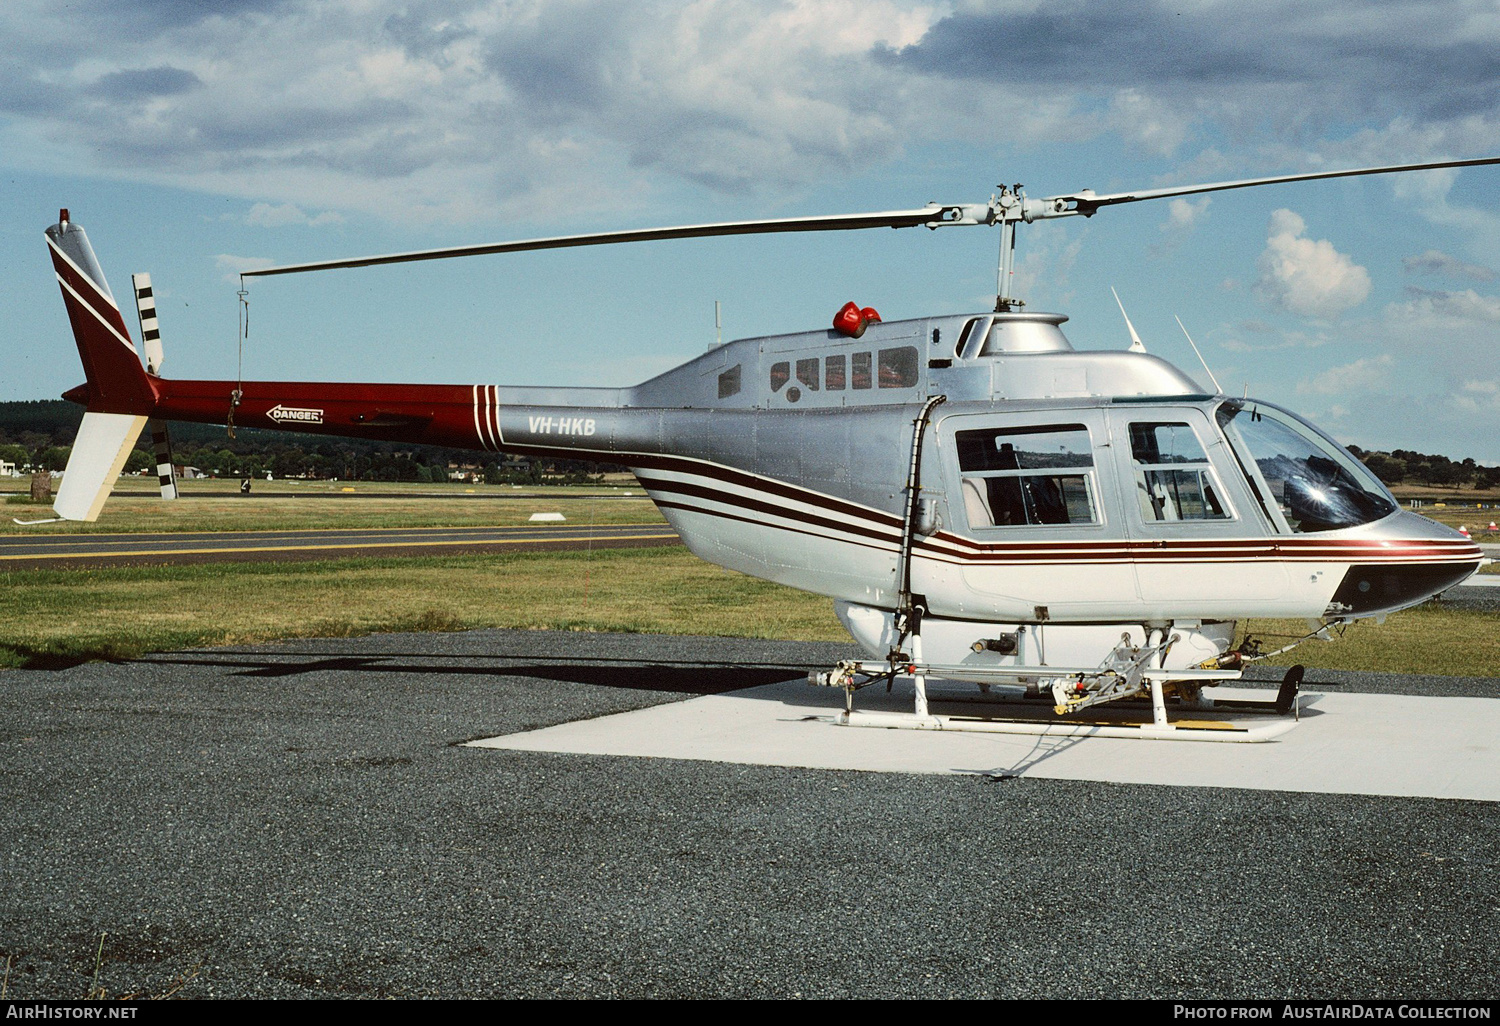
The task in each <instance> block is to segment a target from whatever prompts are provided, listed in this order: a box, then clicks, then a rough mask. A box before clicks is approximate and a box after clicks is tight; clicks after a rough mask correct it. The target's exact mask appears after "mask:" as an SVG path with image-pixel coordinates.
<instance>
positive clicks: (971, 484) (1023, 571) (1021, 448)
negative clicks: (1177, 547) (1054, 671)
mask: <svg viewBox="0 0 1500 1026" xmlns="http://www.w3.org/2000/svg"><path fill="white" fill-rule="evenodd" d="M939 409H941V408H939ZM936 437H937V441H938V446H937V449H938V451H939V453H940V458H941V461H942V466H943V475H944V478H945V483H946V488H947V494H948V508H949V510H950V512H951V519H952V521H953V524H952V531H951V533H952V534H954V535H957V536H959V538H960V539H961V542H960V543H959V544H953V543H942V544H939V543H936V542H934V543H931V544H930V545H929V547H928V551H929V552H932V553H933V554H934V555H936V556H939V557H940V558H941V559H942V560H944V561H946V562H949V563H951V564H955V565H956V566H957V568H958V569H959V574H958V575H957V576H958V577H959V578H960V579H961V580H962V583H963V589H962V590H963V591H964V592H965V593H966V597H965V598H963V599H962V601H961V602H960V603H959V605H960V606H961V607H962V608H955V610H953V612H954V613H962V614H963V615H968V616H973V617H975V618H983V619H997V620H1000V621H1002V622H1005V621H1010V622H1021V623H1027V622H1043V621H1046V620H1060V619H1071V620H1075V621H1076V620H1094V621H1099V620H1105V621H1108V620H1114V619H1117V618H1121V617H1124V618H1127V619H1134V618H1135V613H1136V612H1137V611H1138V609H1139V606H1140V602H1139V597H1138V596H1137V594H1136V588H1135V571H1134V567H1133V566H1132V564H1131V561H1130V557H1129V554H1128V552H1127V551H1126V547H1125V531H1124V528H1123V527H1122V525H1121V515H1122V509H1121V502H1120V494H1119V490H1118V487H1117V484H1116V480H1115V478H1116V477H1117V472H1116V471H1115V466H1114V459H1113V456H1112V454H1111V442H1110V436H1109V426H1108V424H1107V422H1106V420H1105V417H1104V413H1103V412H1102V411H1100V410H1098V409H1088V408H1084V409H1064V410H1042V411H1036V410H1033V411H1030V412H1017V413H983V414H959V415H954V416H949V417H944V418H943V419H942V420H941V422H940V423H939V424H938V425H937V426H936Z"/></svg>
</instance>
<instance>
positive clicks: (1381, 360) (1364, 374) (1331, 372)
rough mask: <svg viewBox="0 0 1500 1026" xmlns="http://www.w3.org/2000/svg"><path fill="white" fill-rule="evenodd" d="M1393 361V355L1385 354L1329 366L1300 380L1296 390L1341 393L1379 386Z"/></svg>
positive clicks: (1322, 393) (1331, 393)
mask: <svg viewBox="0 0 1500 1026" xmlns="http://www.w3.org/2000/svg"><path fill="white" fill-rule="evenodd" d="M1395 362H1396V361H1395V359H1394V358H1393V357H1391V356H1390V355H1389V354H1385V355H1381V356H1371V357H1365V358H1364V359H1360V360H1355V361H1354V362H1353V363H1346V364H1344V365H1343V366H1341V367H1330V368H1328V370H1326V371H1324V372H1323V373H1322V374H1319V375H1318V376H1317V377H1315V378H1312V379H1311V380H1309V381H1303V382H1300V383H1299V384H1298V385H1297V391H1298V392H1301V393H1303V394H1307V393H1312V394H1315V395H1343V394H1345V393H1347V392H1360V391H1368V390H1371V389H1375V388H1379V387H1380V386H1382V385H1383V384H1385V382H1386V379H1387V378H1388V377H1389V375H1390V370H1391V367H1392V366H1394V365H1395Z"/></svg>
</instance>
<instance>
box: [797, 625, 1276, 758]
mask: <svg viewBox="0 0 1500 1026" xmlns="http://www.w3.org/2000/svg"><path fill="white" fill-rule="evenodd" d="M1175 640H1176V639H1175V637H1174V638H1172V639H1170V640H1168V639H1165V638H1163V637H1161V636H1160V635H1158V640H1157V642H1156V643H1155V644H1148V645H1146V646H1141V647H1133V646H1131V645H1130V644H1129V639H1128V638H1125V639H1124V640H1122V641H1121V643H1120V644H1119V645H1118V646H1117V647H1116V649H1115V650H1114V652H1112V653H1111V654H1110V656H1109V658H1108V659H1106V660H1105V661H1104V664H1103V665H1102V666H1097V667H1090V668H1066V667H1056V666H1009V667H974V666H965V665H942V664H935V663H923V662H921V661H919V660H920V657H919V650H918V651H913V652H910V653H895V654H894V655H895V656H899V657H901V658H893V659H892V660H890V661H888V662H886V663H883V664H882V663H867V662H864V661H861V660H853V659H851V660H844V661H842V662H840V663H838V664H837V665H836V666H835V667H834V668H833V669H832V670H831V671H828V672H824V673H817V672H814V673H810V674H808V683H810V684H816V685H821V686H824V687H836V688H841V689H842V690H843V691H844V711H843V712H842V713H841V714H839V715H838V716H837V717H836V718H835V722H836V723H838V724H840V725H843V726H864V727H884V728H904V729H911V730H959V731H978V732H984V733H1005V734H1046V735H1049V736H1060V737H1077V736H1092V737H1134V738H1153V739H1159V740H1179V741H1268V740H1271V739H1272V738H1275V737H1278V736H1279V735H1281V734H1284V733H1286V732H1287V731H1289V730H1291V729H1292V728H1293V727H1294V726H1296V724H1297V713H1298V711H1299V709H1298V695H1297V691H1298V686H1299V685H1300V683H1301V679H1302V674H1301V672H1300V671H1301V667H1294V668H1293V671H1292V672H1289V673H1288V674H1287V678H1286V680H1285V681H1284V682H1283V683H1282V686H1281V689H1280V691H1279V692H1278V694H1277V698H1276V700H1275V701H1274V702H1267V701H1252V700H1245V699H1220V700H1218V701H1210V700H1209V699H1208V698H1207V697H1206V696H1203V695H1202V694H1201V690H1202V688H1204V687H1212V686H1213V685H1215V684H1221V683H1224V682H1225V681H1229V680H1236V679H1239V677H1240V672H1239V671H1238V670H1225V669H1173V670H1167V669H1161V668H1153V667H1152V666H1151V665H1150V664H1151V663H1153V662H1160V661H1161V660H1162V658H1163V657H1164V653H1165V652H1166V651H1167V650H1168V649H1170V647H1171V645H1172V642H1173V641H1175ZM909 647H911V648H913V649H915V648H916V646H909ZM929 678H935V679H937V680H939V681H950V682H960V681H961V682H964V683H968V684H971V685H972V684H978V685H979V686H980V688H981V689H987V693H985V694H983V695H979V696H975V695H963V696H959V695H952V694H948V693H943V694H934V693H931V692H930V691H929V686H928V685H929ZM898 680H900V681H903V682H904V681H910V684H911V687H912V691H913V697H912V711H911V712H900V711H896V710H895V709H891V708H886V709H871V710H856V709H855V708H854V696H855V693H856V692H858V691H861V690H863V689H865V688H867V687H869V686H870V685H872V684H879V683H884V684H885V685H886V687H887V691H889V690H890V687H891V685H893V684H894V683H896V682H897V681H898ZM1027 694H1030V695H1032V696H1034V698H1033V699H1032V700H1031V701H1027V699H1026V697H1025V696H1026V695H1027ZM1036 698H1043V699H1045V700H1047V701H1048V702H1049V703H1050V705H1049V706H1048V707H1041V706H1040V703H1039V702H1037V701H1036V700H1035V699H1036ZM1122 699H1138V700H1139V699H1148V700H1149V707H1150V714H1149V717H1147V716H1144V715H1142V713H1143V712H1144V710H1143V709H1141V708H1140V703H1139V702H1137V703H1135V704H1134V705H1132V704H1130V703H1122V702H1121V700H1122ZM1169 702H1170V706H1171V708H1170V710H1169ZM1106 703H1108V705H1107V707H1106V708H1102V709H1101V708H1096V707H1100V706H1106ZM880 704H884V705H887V706H889V705H890V702H889V700H884V696H882V702H881V703H880ZM934 706H937V707H940V708H942V709H943V710H945V711H944V712H941V713H939V712H934V710H933V707H934ZM954 707H958V708H957V709H955V708H954ZM1086 709H1087V710H1090V712H1089V713H1088V714H1087V715H1083V716H1081V715H1079V713H1080V712H1082V711H1083V710H1086ZM947 710H953V711H947ZM1289 714H1290V715H1289Z"/></svg>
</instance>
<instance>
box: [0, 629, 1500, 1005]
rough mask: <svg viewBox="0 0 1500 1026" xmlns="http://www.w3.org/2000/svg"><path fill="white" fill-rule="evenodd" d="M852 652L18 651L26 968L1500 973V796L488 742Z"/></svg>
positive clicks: (948, 990)
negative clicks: (1211, 784) (1406, 794)
mask: <svg viewBox="0 0 1500 1026" xmlns="http://www.w3.org/2000/svg"><path fill="white" fill-rule="evenodd" d="M851 651H852V650H851V649H850V647H849V646H844V645H836V644H800V643H791V642H765V641H745V640H731V639H710V638H683V637H662V636H647V635H587V634H554V633H540V632H537V633H528V632H506V631H475V632H468V633H464V634H449V635H431V634H426V635H385V636H380V637H373V638H361V639H352V640H349V639H336V640H319V641H299V642H290V643H284V644H278V645H266V646H255V647H245V648H237V649H216V650H203V651H195V652H184V653H175V654H169V655H162V656H156V657H151V658H148V659H144V660H140V661H136V662H130V663H125V664H120V665H108V664H97V663H96V664H90V665H85V666H80V667H76V668H73V669H69V670H65V671H57V672H42V671H13V672H7V673H4V674H0V709H3V722H4V724H5V727H4V730H3V734H0V773H3V777H0V779H3V782H4V787H3V792H0V793H3V795H4V817H3V819H0V824H3V825H0V837H3V840H4V844H3V849H0V959H3V958H4V957H5V956H10V957H11V962H12V964H11V969H10V976H9V981H8V996H9V997H12V998H23V999H24V998H33V997H50V998H69V999H70V998H78V997H82V996H83V995H84V994H85V993H86V992H87V991H88V988H89V985H90V981H91V979H92V977H93V974H94V970H95V952H96V950H97V948H98V944H99V938H100V934H101V933H104V934H106V937H105V940H104V954H103V958H102V961H101V963H100V966H99V985H100V986H101V987H102V988H104V990H105V991H106V993H107V994H109V995H110V996H116V995H120V994H129V993H146V994H160V993H164V992H166V991H168V990H170V989H172V988H173V987H174V986H176V985H177V983H178V982H179V981H180V979H182V978H183V977H186V976H191V978H190V979H189V980H188V982H187V983H186V984H185V985H184V986H182V988H181V990H180V991H179V993H180V995H181V996H185V997H216V996H233V997H331V996H349V997H419V996H444V997H547V996H618V997H652V996H663V997H716V996H729V997H788V996H806V997H848V996H861V997H931V996H972V997H983V996H995V997H1028V998H1037V997H1154V998H1174V997H1198V998H1214V997H1257V998H1281V997H1288V998H1298V997H1312V998H1338V997H1400V998H1482V997H1488V998H1494V997H1496V996H1497V995H1500V966H1497V964H1496V958H1495V952H1496V950H1497V948H1500V873H1497V872H1496V861H1497V856H1496V851H1497V847H1500V845H1497V842H1500V810H1497V807H1496V803H1489V802H1459V801H1437V800H1426V799H1393V798H1371V797H1361V796H1341V795H1316V794H1288V793H1281V792H1258V791H1250V790H1232V789H1211V788H1178V787H1150V786H1138V785H1118V784H1097V783H1093V784H1085V783H1076V782H1067V781H1050V780H1035V779H1026V778H1021V779H1006V780H996V779H990V778H973V777H952V776H949V777H923V776H909V775H897V774H876V773H855V772H829V771H810V770H794V769H781V768H768V767H752V766H736V765H721V764H713V763H700V762H676V761H668V760H652V759H615V758H608V757H581V756H563V755H551V754H533V753H522V752H505V751H489V750H479V749H471V748H463V747H457V746H456V744H457V743H458V742H461V741H464V740H468V739H472V738H477V737H486V736H492V735H496V734H502V733H509V732H513V731H519V730H526V729H531V728H534V727H538V726H542V725H547V724H552V723H558V722H564V721H568V720H575V719H580V718H583V717H589V716H600V715H605V714H608V713H613V712H618V711H623V710H626V709H633V708H640V707H643V706H647V705H652V704H658V703H661V702H669V701H678V700H681V699H684V698H688V697H691V696H692V695H694V694H703V693H711V692H717V691H724V690H732V689H735V688H740V687H747V686H751V685H754V684H762V683H769V682H771V681H774V680H784V679H787V678H788V677H794V676H797V675H799V674H800V673H802V672H803V671H805V670H806V669H807V668H809V667H811V666H821V665H824V664H827V663H830V662H831V661H832V660H834V659H837V658H839V657H840V656H843V655H846V654H850V653H851ZM1278 674H1279V671H1278ZM1309 678H1310V681H1311V682H1312V683H1310V684H1309V687H1312V688H1316V687H1317V686H1318V685H1317V683H1316V682H1317V681H1318V680H1319V679H1322V678H1328V681H1325V683H1327V684H1328V686H1330V687H1332V686H1335V685H1334V684H1333V683H1332V679H1333V678H1337V683H1336V686H1338V687H1340V688H1341V689H1346V690H1368V691H1386V692H1401V693H1409V694H1423V695H1426V694H1434V695H1436V694H1471V695H1473V694H1481V695H1486V696H1489V697H1500V681H1494V680H1488V681H1456V680H1451V679H1446V678H1415V679H1413V678H1395V677H1390V676H1387V675H1367V674H1328V673H1326V671H1315V672H1313V673H1311V674H1309Z"/></svg>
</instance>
